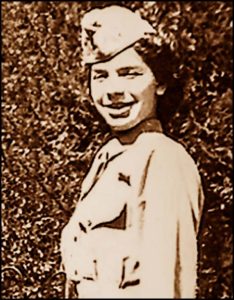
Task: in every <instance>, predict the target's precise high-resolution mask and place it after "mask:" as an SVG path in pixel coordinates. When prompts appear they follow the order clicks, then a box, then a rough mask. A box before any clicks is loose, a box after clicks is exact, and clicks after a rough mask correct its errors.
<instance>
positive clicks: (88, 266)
mask: <svg viewBox="0 0 234 300" xmlns="http://www.w3.org/2000/svg"><path fill="white" fill-rule="evenodd" d="M154 35H155V31H154V29H153V28H152V27H151V25H150V24H149V23H148V22H147V21H145V20H143V19H142V18H141V17H140V15H138V14H136V13H133V12H132V11H131V10H128V9H126V8H123V7H119V6H109V7H106V8H103V9H94V10H92V11H90V12H88V13H87V14H86V15H85V16H84V19H83V22H82V41H83V61H84V63H85V64H86V65H88V66H89V68H90V77H89V79H90V95H91V98H92V100H93V102H94V105H95V107H96V108H97V111H98V112H99V113H100V114H101V115H102V117H103V118H104V119H105V121H106V122H107V124H108V125H109V126H110V128H111V130H112V133H113V137H112V138H111V139H110V140H109V141H107V143H105V144H104V145H103V146H102V147H101V149H100V150H99V151H98V152H97V153H96V155H95V157H94V160H93V163H92V165H91V168H90V170H89V172H88V174H87V175H86V177H85V179H84V181H83V184H82V193H81V196H80V199H79V201H78V203H77V206H76V209H75V211H74V213H73V215H72V217H71V219H70V221H69V223H68V224H67V225H66V226H65V228H64V229H63V232H62V237H61V254H62V265H63V268H64V269H65V272H66V274H67V283H66V295H65V296H66V297H70V296H71V294H70V290H71V287H74V288H75V290H76V292H77V294H78V297H80V298H102V297H103V298H106V297H111V298H139V297H153V298H160V297H162V298H187V297H188V298H194V297H195V291H196V278H197V275H196V273H197V233H198V229H199V224H200V218H201V213H202V207H203V200H204V199H203V192H202V187H201V180H200V176H199V174H198V171H197V167H196V166H195V163H194V161H193V160H192V158H191V157H190V155H189V154H188V153H187V152H186V150H185V149H184V148H183V146H182V145H180V144H179V143H177V142H176V141H174V140H172V139H170V138H169V137H167V136H166V135H165V134H164V133H163V130H162V126H161V122H160V119H161V117H162V116H161V114H160V110H158V107H159V103H158V100H159V97H161V96H163V95H165V94H166V92H167V89H169V87H171V86H172V84H171V82H173V83H174V81H173V80H172V77H170V76H169V75H168V76H169V77H168V78H165V77H167V76H165V74H169V73H167V72H165V70H163V68H162V66H161V65H160V63H159V61H160V58H159V57H160V56H159V55H157V56H156V55H155V53H154V54H153V57H154V59H155V60H154V61H152V62H148V61H149V57H147V56H146V57H145V55H144V53H143V55H141V54H140V49H139V45H140V44H141V42H142V41H147V40H149V39H150V38H153V37H154ZM146 44H147V43H146ZM161 58H162V56H161ZM161 63H164V60H162V61H161ZM151 65H152V66H151ZM157 67H159V68H157ZM171 68H172V71H173V65H172V66H171ZM165 69H166V66H165ZM167 69H168V68H167ZM163 78H164V79H167V82H168V83H169V85H167V84H166V80H163ZM170 85H171V86H170ZM174 96H175V95H174ZM174 103H178V100H177V99H174Z"/></svg>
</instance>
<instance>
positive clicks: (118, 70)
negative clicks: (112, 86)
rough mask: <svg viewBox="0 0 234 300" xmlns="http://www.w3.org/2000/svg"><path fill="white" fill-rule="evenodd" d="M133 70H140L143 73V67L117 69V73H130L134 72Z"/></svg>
mask: <svg viewBox="0 0 234 300" xmlns="http://www.w3.org/2000/svg"><path fill="white" fill-rule="evenodd" d="M132 70H140V71H143V70H142V68H141V66H129V67H122V68H119V69H117V72H128V71H132Z"/></svg>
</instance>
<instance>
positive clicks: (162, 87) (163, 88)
mask: <svg viewBox="0 0 234 300" xmlns="http://www.w3.org/2000/svg"><path fill="white" fill-rule="evenodd" d="M166 89H167V86H166V85H158V86H157V87H156V94H157V95H158V96H162V95H164V93H165V91H166Z"/></svg>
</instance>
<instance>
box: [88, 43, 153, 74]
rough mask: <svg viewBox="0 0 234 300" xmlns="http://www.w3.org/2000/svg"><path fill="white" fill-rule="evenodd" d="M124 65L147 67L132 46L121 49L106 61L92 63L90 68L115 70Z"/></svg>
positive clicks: (93, 69)
mask: <svg viewBox="0 0 234 300" xmlns="http://www.w3.org/2000/svg"><path fill="white" fill-rule="evenodd" d="M126 67H128V68H131V67H133V68H135V67H138V68H143V69H144V68H147V65H146V64H145V63H144V61H143V59H142V57H141V56H140V55H139V54H138V53H137V52H136V51H135V50H134V48H133V47H130V48H128V49H126V50H124V51H122V52H121V53H119V54H118V55H116V56H114V57H113V58H112V59H110V60H108V61H105V62H99V63H95V64H93V65H92V67H91V70H92V71H96V70H113V69H115V70H117V69H120V68H126Z"/></svg>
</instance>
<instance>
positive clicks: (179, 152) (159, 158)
mask: <svg viewBox="0 0 234 300" xmlns="http://www.w3.org/2000/svg"><path fill="white" fill-rule="evenodd" d="M139 144H142V146H143V147H149V149H150V151H151V156H152V159H151V161H152V163H153V162H154V161H155V162H157V163H159V164H162V165H163V166H165V167H167V166H170V168H173V166H175V168H178V167H179V168H181V169H183V171H184V172H187V170H190V171H191V170H193V172H195V173H197V172H198V171H197V166H196V164H195V161H194V159H193V158H192V156H191V155H190V154H189V152H188V151H187V150H186V149H185V147H184V145H182V144H181V143H179V142H177V141H175V140H173V139H172V138H170V137H168V136H166V135H165V134H163V133H157V132H153V133H145V134H143V135H142V136H141V138H140V139H139Z"/></svg>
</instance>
